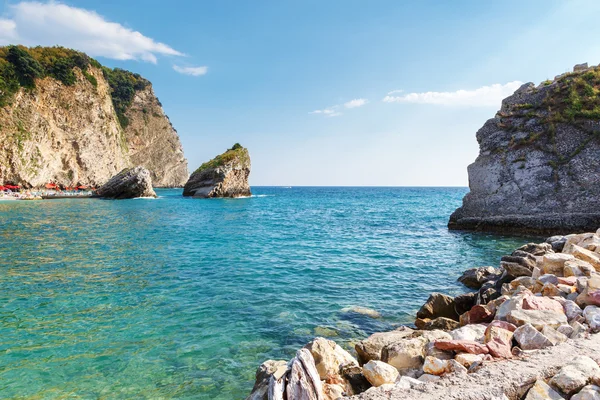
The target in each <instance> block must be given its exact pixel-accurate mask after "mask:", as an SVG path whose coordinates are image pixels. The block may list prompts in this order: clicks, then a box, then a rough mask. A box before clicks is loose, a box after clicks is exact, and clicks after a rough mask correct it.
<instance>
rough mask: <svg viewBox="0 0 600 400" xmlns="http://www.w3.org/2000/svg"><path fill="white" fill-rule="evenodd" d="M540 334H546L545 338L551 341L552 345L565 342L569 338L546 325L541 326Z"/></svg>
mask: <svg viewBox="0 0 600 400" xmlns="http://www.w3.org/2000/svg"><path fill="white" fill-rule="evenodd" d="M541 333H542V335H544V336H546V338H547V339H548V340H549V341H550V342H551V343H552V345H554V346H556V345H557V344H559V343H562V342H566V341H567V339H569V338H568V337H567V336H566V335H563V334H562V333H560V332H559V331H558V330H556V329H554V328H550V327H549V326H548V325H546V326H544V327H543V328H542V332H541Z"/></svg>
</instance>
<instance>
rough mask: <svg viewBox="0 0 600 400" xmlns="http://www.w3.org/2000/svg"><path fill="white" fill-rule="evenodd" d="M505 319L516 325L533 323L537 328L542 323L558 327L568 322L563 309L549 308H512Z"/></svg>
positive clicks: (542, 325) (541, 325) (539, 327)
mask: <svg viewBox="0 0 600 400" xmlns="http://www.w3.org/2000/svg"><path fill="white" fill-rule="evenodd" d="M506 319H507V321H508V322H510V323H511V324H514V325H516V326H521V325H533V326H534V327H535V328H536V329H538V330H541V329H542V328H543V327H544V325H549V326H551V327H553V328H558V327H559V326H561V325H564V324H567V323H568V321H567V316H566V315H565V314H564V312H563V311H560V312H558V311H551V310H514V311H511V312H510V313H509V314H508V316H507V318H506ZM515 333H516V332H515Z"/></svg>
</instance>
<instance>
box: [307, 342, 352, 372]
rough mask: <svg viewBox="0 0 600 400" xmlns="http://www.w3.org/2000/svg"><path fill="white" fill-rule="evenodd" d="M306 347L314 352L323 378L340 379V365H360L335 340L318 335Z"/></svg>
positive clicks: (313, 354) (317, 366) (316, 363)
mask: <svg viewBox="0 0 600 400" xmlns="http://www.w3.org/2000/svg"><path fill="white" fill-rule="evenodd" d="M304 347H305V348H306V349H308V351H310V353H311V354H312V356H313V359H314V360H315V366H316V368H317V372H318V373H319V377H320V378H321V380H327V381H336V380H339V379H338V378H339V372H340V366H342V365H348V364H354V365H358V362H357V361H356V360H355V359H354V357H352V355H350V353H348V352H347V351H346V350H344V349H342V348H341V347H340V346H339V345H338V344H336V343H335V342H334V341H333V340H328V339H325V338H322V337H317V338H315V339H314V340H313V341H312V342H310V343H309V344H307V345H306V346H304Z"/></svg>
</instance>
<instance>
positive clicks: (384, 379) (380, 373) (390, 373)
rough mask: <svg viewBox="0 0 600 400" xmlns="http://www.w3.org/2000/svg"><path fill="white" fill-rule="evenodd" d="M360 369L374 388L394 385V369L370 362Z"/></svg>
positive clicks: (387, 365) (379, 362) (396, 375)
mask: <svg viewBox="0 0 600 400" xmlns="http://www.w3.org/2000/svg"><path fill="white" fill-rule="evenodd" d="M362 368H363V375H364V376H365V378H367V380H368V381H369V383H371V385H373V386H375V387H378V386H381V385H385V384H389V383H394V382H396V379H397V378H398V375H399V373H398V370H397V369H396V368H394V367H392V366H391V365H389V364H386V363H384V362H383V361H376V360H371V361H369V362H368V363H366V364H365V365H363V367H362ZM288 398H289V397H288Z"/></svg>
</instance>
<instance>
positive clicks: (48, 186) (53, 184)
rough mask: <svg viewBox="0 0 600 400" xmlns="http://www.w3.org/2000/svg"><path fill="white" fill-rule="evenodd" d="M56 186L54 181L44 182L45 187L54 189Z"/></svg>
mask: <svg viewBox="0 0 600 400" xmlns="http://www.w3.org/2000/svg"><path fill="white" fill-rule="evenodd" d="M56 188H58V186H57V185H56V183H46V189H56Z"/></svg>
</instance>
